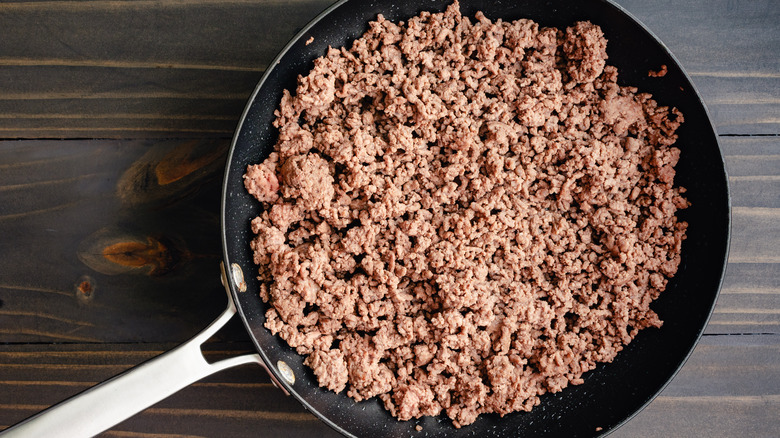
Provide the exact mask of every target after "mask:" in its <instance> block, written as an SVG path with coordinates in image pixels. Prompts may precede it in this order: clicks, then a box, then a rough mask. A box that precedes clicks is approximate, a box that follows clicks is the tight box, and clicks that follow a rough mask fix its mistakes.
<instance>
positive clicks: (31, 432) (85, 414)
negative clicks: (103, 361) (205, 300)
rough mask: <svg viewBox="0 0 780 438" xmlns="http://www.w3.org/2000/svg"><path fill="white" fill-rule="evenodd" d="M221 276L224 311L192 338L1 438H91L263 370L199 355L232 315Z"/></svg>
mask: <svg viewBox="0 0 780 438" xmlns="http://www.w3.org/2000/svg"><path fill="white" fill-rule="evenodd" d="M222 276H223V277H222V278H223V282H224V284H225V289H226V290H227V295H228V306H227V309H226V310H225V311H224V312H223V313H222V314H221V315H220V316H219V317H218V318H217V319H216V320H215V321H214V322H212V323H211V324H210V325H209V326H208V327H206V329H204V330H203V331H202V332H200V333H199V334H198V335H197V336H195V337H194V338H192V339H191V340H189V341H187V342H186V343H184V344H182V345H180V346H178V347H176V348H175V349H173V350H171V351H169V352H167V353H163V354H161V355H160V356H157V357H155V358H154V359H151V360H149V361H148V362H145V363H143V364H141V365H138V366H137V367H135V368H132V369H130V370H128V371H126V372H124V373H122V374H120V375H118V376H116V377H113V378H112V379H110V380H107V381H105V382H103V383H101V384H99V385H97V386H94V387H92V388H90V389H88V390H86V391H84V392H82V393H81V394H78V395H76V396H74V397H72V398H70V399H68V400H65V401H64V402H62V403H59V404H57V405H55V406H53V407H51V408H49V409H47V410H45V411H43V412H41V413H39V414H37V415H35V416H33V417H30V418H28V419H27V420H25V421H23V422H21V423H19V424H17V425H15V426H12V427H10V428H9V429H7V430H5V431H3V432H2V433H0V435H2V438H16V437H25V438H30V437H54V436H63V437H65V436H66V437H72V438H77V437H91V436H94V435H97V434H98V433H100V432H103V431H104V430H106V429H109V428H110V427H112V426H114V425H116V424H118V423H120V422H121V421H124V420H126V419H127V418H130V417H132V416H133V415H135V414H137V413H138V412H140V411H142V410H144V409H146V408H147V407H149V406H151V405H153V404H155V403H157V402H159V401H160V400H163V399H164V398H166V397H168V396H170V395H171V394H173V393H175V392H177V391H179V390H180V389H182V388H184V387H186V386H188V385H189V384H191V383H194V382H196V381H198V380H200V379H202V378H204V377H206V376H208V375H211V374H213V373H216V372H217V371H220V370H224V369H225V368H230V367H234V366H237V365H242V364H246V363H259V364H260V365H262V366H263V367H264V368H265V364H264V363H263V361H262V359H261V358H260V356H259V355H257V354H248V355H244V356H238V357H232V358H230V359H225V360H222V361H219V362H215V363H212V364H210V363H208V362H206V359H205V358H204V357H203V354H202V353H201V350H200V347H201V345H202V344H203V343H204V342H205V341H206V340H208V339H209V338H210V337H211V336H213V335H214V334H215V333H216V332H217V331H219V329H221V328H222V327H223V326H224V325H225V324H226V323H227V322H228V321H229V320H230V319H231V318H232V317H233V315H235V314H236V305H235V303H234V302H233V297H232V296H231V294H230V290H229V289H228V287H227V282H226V281H224V280H225V269H224V266H222ZM266 370H267V369H266ZM269 374H270V373H269Z"/></svg>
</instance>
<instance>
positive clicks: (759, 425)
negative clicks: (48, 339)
mask: <svg viewBox="0 0 780 438" xmlns="http://www.w3.org/2000/svg"><path fill="white" fill-rule="evenodd" d="M170 347H172V344H146V345H131V346H127V345H111V344H102V345H98V346H78V345H64V346H56V347H52V346H47V347H45V348H41V347H40V346H31V345H24V346H13V345H10V346H9V345H6V346H0V376H2V377H0V428H3V427H4V426H5V425H8V424H11V423H14V422H16V421H18V420H21V419H22V418H24V417H25V416H26V415H30V414H32V413H34V412H36V411H37V410H38V409H41V408H45V407H47V406H49V405H50V404H52V403H55V402H57V401H59V400H60V399H61V398H65V397H68V396H69V395H71V394H75V393H78V392H80V391H82V390H83V389H86V388H87V387H89V385H91V384H92V383H94V382H98V381H102V380H104V379H106V378H108V377H110V376H112V375H114V374H116V373H118V372H121V371H122V370H124V369H126V368H128V367H130V366H132V365H135V364H138V363H140V362H142V361H144V360H147V359H149V358H151V357H154V356H156V355H158V354H159V353H160V352H162V351H165V350H167V349H169V348H170ZM248 348H250V347H249V345H248V344H241V343H238V344H236V343H230V344H224V343H211V344H207V346H206V347H205V351H206V353H205V354H206V356H207V358H208V359H209V360H215V359H219V358H224V357H229V356H231V355H235V354H240V353H243V352H244V351H246V350H247V349H248ZM778 354H780V337H778V336H758V335H753V336H738V337H735V336H705V337H704V339H703V340H702V341H701V343H700V344H699V346H698V347H697V348H696V349H695V351H694V353H693V355H692V356H691V358H690V360H689V361H688V362H687V363H686V365H685V366H684V367H683V369H682V370H681V372H680V373H679V374H678V375H677V376H676V377H675V378H674V380H673V381H672V382H671V384H670V385H669V386H668V387H667V388H666V389H665V390H664V391H663V392H662V393H661V394H660V396H659V397H658V398H657V399H656V400H655V401H653V402H652V403H651V404H650V405H649V406H648V407H647V408H646V409H645V410H643V411H642V412H641V413H640V414H639V415H638V416H637V417H636V418H634V419H633V420H631V421H630V422H629V423H628V424H626V425H625V426H623V427H622V428H620V429H618V430H617V432H615V434H614V435H613V436H618V437H636V436H648V435H650V434H651V433H650V431H653V433H652V435H654V436H703V435H701V434H705V435H707V436H735V435H736V434H737V433H738V432H740V431H741V432H743V433H747V434H748V436H751V437H770V436H774V432H775V430H774V429H773V425H772V424H771V422H767V421H762V420H763V419H765V418H766V415H767V414H768V413H771V412H777V410H778V409H780V364H778V362H777V360H776V358H777V355H778ZM228 424H229V430H230V431H231V434H230V435H231V436H247V437H249V436H256V434H257V433H258V431H262V435H263V436H270V437H289V436H300V435H299V434H301V433H305V434H307V436H313V435H311V434H321V435H322V436H336V435H335V433H334V432H332V431H331V430H330V429H329V428H328V427H327V426H325V425H324V424H322V423H320V422H318V421H316V420H315V419H314V417H313V416H311V415H310V414H308V413H306V412H305V410H304V409H303V408H302V407H301V406H300V405H299V404H298V403H297V402H295V401H294V400H293V399H291V398H290V397H285V396H283V395H282V394H281V392H280V391H279V390H278V389H276V388H274V387H273V385H271V384H270V381H269V379H268V377H267V376H266V375H265V374H264V372H263V371H261V370H260V369H259V368H256V367H254V366H242V367H239V368H235V369H231V370H227V371H224V372H222V373H219V374H216V375H214V376H211V377H209V378H207V379H205V380H204V381H202V382H198V383H195V384H193V385H191V386H189V387H187V388H185V389H184V390H182V391H181V392H179V393H177V394H176V395H174V396H172V397H171V398H169V399H167V400H164V401H163V402H160V403H158V404H157V405H155V406H154V407H152V408H150V409H147V410H146V411H144V412H142V413H141V414H139V415H137V416H136V417H133V418H132V419H130V420H128V421H126V422H124V423H122V424H120V425H118V426H116V427H115V428H113V429H112V430H111V431H109V432H107V433H106V434H104V435H103V436H107V437H108V436H133V435H131V434H151V435H153V436H164V435H165V434H175V435H177V436H181V435H184V436H224V435H223V431H224V430H226V427H228V426H227V425H228ZM122 434H130V435H122Z"/></svg>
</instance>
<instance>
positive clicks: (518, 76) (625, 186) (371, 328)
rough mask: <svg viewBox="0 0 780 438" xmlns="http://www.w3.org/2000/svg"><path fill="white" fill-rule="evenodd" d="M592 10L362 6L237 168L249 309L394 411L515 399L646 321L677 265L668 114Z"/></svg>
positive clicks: (566, 374)
mask: <svg viewBox="0 0 780 438" xmlns="http://www.w3.org/2000/svg"><path fill="white" fill-rule="evenodd" d="M606 48H607V41H606V39H605V38H604V35H603V33H602V30H601V28H600V27H599V26H597V25H594V24H592V23H590V22H578V23H574V24H573V25H572V26H570V27H568V28H566V29H562V30H560V29H555V28H549V27H541V26H539V25H538V24H537V23H535V22H533V21H531V20H527V19H520V20H517V21H513V22H505V21H502V20H500V19H499V20H496V21H491V20H490V19H488V18H487V17H485V16H484V15H483V14H482V13H477V14H476V15H475V17H474V18H469V17H466V16H463V15H461V13H460V9H459V5H458V3H457V1H456V2H455V3H453V4H452V5H450V6H449V7H448V8H447V9H446V11H445V12H443V13H428V12H422V13H421V14H420V15H418V16H416V17H414V18H411V19H409V20H408V21H407V22H399V23H393V22H391V21H388V20H385V19H384V17H382V16H381V15H379V16H378V17H377V19H376V21H373V22H371V23H370V24H369V28H368V31H367V32H366V33H365V34H364V35H363V36H361V37H360V38H358V39H357V40H355V41H354V43H353V44H352V47H351V48H330V49H329V50H328V51H327V53H326V54H325V55H324V56H323V57H321V58H319V59H317V60H316V61H315V62H314V68H313V69H312V70H311V72H309V73H308V74H307V75H306V76H301V77H299V78H298V82H297V88H296V89H295V90H294V91H295V93H294V94H293V93H291V92H289V91H287V90H285V92H284V95H283V97H282V100H281V103H280V105H279V107H278V109H277V111H276V113H275V115H276V120H275V122H274V126H275V127H276V128H278V131H279V137H278V142H277V143H276V145H275V147H274V151H273V152H272V153H271V154H270V156H269V157H268V158H267V159H266V160H265V161H263V162H262V163H260V164H256V165H251V166H249V168H248V169H247V172H246V174H245V185H246V188H247V189H248V190H249V192H251V193H252V194H253V195H254V196H255V197H256V198H257V200H258V201H260V202H261V203H262V205H263V207H264V208H263V211H262V213H261V214H260V215H259V216H258V217H257V218H255V219H254V220H252V222H251V228H252V231H253V233H254V234H255V235H256V236H255V238H254V240H253V241H252V242H251V248H252V250H253V252H254V262H255V263H256V264H257V266H258V270H259V279H260V280H261V281H260V284H261V286H260V291H259V294H260V296H261V298H262V299H263V300H264V301H265V302H267V303H269V304H270V305H269V307H268V310H267V313H266V323H265V326H266V327H267V328H268V329H269V330H270V331H271V332H272V333H274V334H277V335H278V336H280V337H281V338H282V339H284V340H285V341H286V342H287V343H288V344H289V345H290V346H291V347H293V348H294V349H296V350H297V352H298V353H299V354H301V355H303V356H305V362H304V363H305V364H306V365H307V366H309V367H311V369H312V370H313V372H314V374H315V375H316V376H317V378H318V380H319V384H320V385H321V386H323V387H326V388H328V389H330V390H333V391H335V392H342V391H345V392H346V394H347V395H348V396H350V397H352V398H354V399H355V400H358V401H360V400H364V399H368V398H372V397H379V398H380V399H381V401H382V402H383V403H384V405H385V406H386V408H387V409H388V410H389V412H390V413H391V414H392V415H394V416H396V417H397V418H398V419H400V420H409V419H412V418H418V417H421V416H428V415H433V416H435V415H439V414H446V415H447V416H449V418H451V419H452V422H453V424H454V425H455V427H461V426H464V425H468V424H470V423H472V422H474V421H475V420H476V419H477V417H478V416H479V415H480V414H482V413H498V414H500V415H504V414H507V413H510V412H514V411H529V410H531V409H532V408H533V407H534V406H535V405H537V404H539V401H540V400H539V396H541V395H543V394H545V393H549V392H558V391H561V390H563V389H564V388H566V387H567V386H568V385H570V384H571V385H576V384H580V383H582V382H583V374H584V373H586V372H587V371H589V370H592V369H594V367H595V366H596V365H597V363H599V362H610V361H612V359H613V358H614V357H615V355H616V354H618V352H620V351H621V350H622V349H623V348H624V346H625V345H626V344H628V343H629V342H631V340H632V339H633V338H634V337H635V336H636V335H637V333H638V332H639V331H640V330H642V329H644V328H647V327H660V326H661V323H662V322H661V321H660V319H659V317H658V315H657V314H656V313H655V312H654V311H653V310H652V309H651V308H650V304H651V303H652V302H653V300H655V299H656V298H657V297H658V296H659V294H660V293H661V292H662V291H663V290H664V288H665V287H666V284H667V281H668V279H669V278H670V277H671V276H673V275H674V274H675V273H676V271H677V268H678V264H679V262H680V248H681V245H682V242H683V240H684V239H685V231H686V226H687V224H686V223H685V222H682V221H678V220H677V218H676V216H675V214H676V211H677V210H678V209H681V208H685V207H686V206H687V205H688V202H687V201H686V200H685V199H684V197H683V193H684V189H683V188H679V187H675V186H673V180H674V176H675V169H674V166H675V164H676V163H677V161H678V158H679V156H680V150H679V149H678V148H676V147H674V146H673V144H674V143H675V141H676V138H677V136H676V134H675V131H676V129H677V128H678V127H679V126H680V124H681V123H682V122H683V116H682V114H681V113H680V112H679V111H678V110H676V109H673V108H669V107H665V106H660V105H658V104H657V103H656V102H655V101H654V100H653V99H652V98H651V96H650V95H649V94H646V93H640V92H638V90H637V89H636V88H633V87H627V86H620V85H618V84H617V77H618V72H617V70H616V68H615V67H613V66H610V65H607V63H606V60H607V53H606Z"/></svg>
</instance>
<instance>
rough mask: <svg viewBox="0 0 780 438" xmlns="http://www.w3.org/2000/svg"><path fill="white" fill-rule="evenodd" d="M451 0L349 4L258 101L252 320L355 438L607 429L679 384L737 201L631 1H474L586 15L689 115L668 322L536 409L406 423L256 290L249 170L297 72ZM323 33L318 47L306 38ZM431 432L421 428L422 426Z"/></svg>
mask: <svg viewBox="0 0 780 438" xmlns="http://www.w3.org/2000/svg"><path fill="white" fill-rule="evenodd" d="M447 4H449V2H444V1H429V0H428V1H420V0H394V1H390V0H375V1H365V0H346V1H342V2H340V3H338V4H336V5H334V6H332V7H331V8H329V9H328V10H327V11H325V12H324V13H323V14H321V15H320V16H319V17H317V18H316V19H315V20H314V21H312V23H310V24H309V25H308V26H307V27H306V28H304V30H302V31H301V33H299V35H298V36H296V38H295V39H294V40H293V41H291V43H290V44H289V45H288V46H287V47H286V48H285V49H284V50H283V51H282V53H281V54H280V55H279V57H278V58H277V59H276V60H275V61H274V62H273V63H272V64H271V65H270V66H269V69H268V71H267V72H266V74H265V75H264V77H263V78H262V80H261V81H260V83H259V85H258V87H257V89H256V91H255V94H254V95H253V96H252V98H251V99H250V101H249V103H248V105H247V108H246V111H245V113H244V116H243V118H242V121H241V123H240V124H239V127H238V129H237V131H236V136H235V138H234V144H233V147H232V150H231V153H230V157H229V160H228V166H227V169H226V176H225V184H224V193H223V205H222V208H223V212H222V220H223V229H222V232H223V246H224V256H225V261H226V264H228V265H230V264H233V263H235V264H238V265H239V266H241V268H242V269H243V271H244V273H245V279H246V281H247V284H248V291H247V292H243V293H242V292H238V291H237V288H236V286H235V284H233V282H232V280H231V282H230V283H231V284H230V287H231V288H232V290H233V294H234V296H235V297H236V300H237V305H238V307H239V311H240V313H241V315H242V318H243V319H244V322H245V324H246V327H247V329H248V330H249V332H250V334H251V336H252V338H253V339H254V342H255V344H256V347H257V349H258V351H260V353H261V355H262V356H263V358H264V359H265V360H266V362H267V364H268V365H269V367H270V368H271V369H274V370H275V368H276V363H277V361H279V360H282V361H284V362H286V363H287V364H288V365H289V366H290V367H291V368H292V369H293V371H294V373H295V376H296V380H295V384H294V385H286V386H287V389H288V390H289V391H290V393H291V394H293V395H294V396H295V397H296V398H298V399H299V400H300V401H301V402H302V403H303V404H304V406H306V408H307V409H309V410H310V411H311V412H313V413H314V414H315V415H317V416H318V417H320V419H322V420H323V421H325V422H326V423H328V424H329V425H330V426H332V427H334V428H335V429H336V430H338V431H340V432H342V433H344V434H345V435H354V436H372V437H384V436H448V437H450V436H452V437H459V436H479V437H490V436H541V435H544V436H572V437H573V436H597V435H601V434H605V433H608V432H609V431H611V430H613V429H614V428H615V427H617V426H619V425H620V424H622V423H624V422H625V421H627V420H628V419H630V418H631V417H632V416H633V415H634V414H635V413H636V412H638V411H639V410H640V409H641V408H642V407H643V406H645V405H646V404H647V403H649V402H650V400H652V398H653V397H654V396H655V395H656V394H657V393H658V392H660V390H661V389H663V387H664V386H665V385H666V384H667V383H668V382H669V380H671V378H672V377H673V376H674V374H675V373H676V372H677V370H678V369H679V368H680V367H681V366H682V364H683V363H684V361H685V360H686V359H687V357H688V355H689V354H690V352H691V350H692V349H693V347H694V345H695V343H696V342H697V340H698V339H699V337H700V336H701V333H702V331H703V330H704V327H705V325H706V322H707V320H708V318H709V315H710V313H711V311H712V308H713V306H714V303H715V299H716V297H717V294H718V291H719V289H720V284H721V280H722V277H723V272H724V268H725V261H726V257H727V252H728V242H729V227H730V203H729V195H728V186H727V178H726V173H725V167H724V162H723V157H722V155H721V152H720V149H719V146H718V141H717V136H716V135H715V132H714V129H713V126H712V124H711V122H710V120H709V117H708V115H707V112H706V110H705V108H704V106H703V104H702V102H701V99H700V97H699V95H698V94H697V93H696V91H695V90H694V88H693V85H692V84H691V81H690V80H689V78H688V77H687V76H686V74H685V73H684V72H683V71H682V70H681V68H680V67H679V65H678V63H677V62H676V60H675V59H674V58H673V56H672V55H670V54H669V52H668V51H667V50H666V48H665V47H664V46H663V45H662V44H661V43H660V42H659V41H658V40H657V39H656V38H655V37H654V36H653V35H652V34H651V33H650V32H649V31H648V30H646V29H645V28H644V27H643V26H642V25H641V24H639V23H638V22H637V21H635V20H634V19H633V18H632V17H630V16H629V15H628V14H627V13H625V11H623V10H622V9H621V8H620V7H618V6H615V5H614V4H612V3H609V2H606V1H602V0H570V1H566V0H557V1H552V0H551V1H537V0H512V1H506V0H504V1H488V0H462V1H461V9H462V11H463V13H464V14H467V15H469V16H473V14H474V13H475V12H476V11H478V10H481V11H483V12H484V13H485V15H486V16H487V17H488V18H490V19H492V20H495V19H496V18H502V19H503V20H505V21H506V20H514V19H518V18H530V19H533V20H535V21H537V22H538V23H540V24H541V25H543V26H556V27H561V28H563V27H566V26H569V25H571V24H573V23H574V22H576V21H580V20H590V21H592V22H593V23H596V24H598V25H600V26H601V27H602V28H603V30H604V33H605V35H606V37H607V39H608V40H609V43H608V49H607V51H608V55H609V60H608V63H609V64H611V65H615V66H617V67H618V69H619V82H620V83H621V84H623V85H633V86H637V87H638V88H639V89H640V90H641V91H647V92H650V93H652V94H653V95H654V98H655V99H656V100H657V101H658V102H659V104H661V105H669V106H675V107H677V108H679V109H680V110H681V111H682V112H683V113H684V115H685V123H684V124H683V126H682V127H681V128H680V130H679V141H678V146H679V147H680V149H681V150H682V156H681V159H680V162H679V164H678V174H677V180H676V182H677V183H678V184H680V185H682V186H684V187H686V188H687V190H688V192H687V197H688V199H689V201H690V202H691V203H692V206H691V207H690V208H688V209H687V210H685V211H683V212H682V213H681V216H682V218H683V219H684V220H686V221H688V223H689V228H688V239H687V240H686V241H685V242H684V244H683V250H682V263H681V265H680V269H679V272H678V274H677V276H676V277H675V278H674V279H673V280H672V281H671V282H670V283H669V286H668V288H667V290H666V291H665V292H664V293H663V294H662V295H661V298H660V299H659V300H657V301H656V302H655V303H654V305H653V309H654V310H656V312H658V314H659V315H660V316H661V319H662V320H663V321H664V325H663V327H662V328H661V329H647V330H644V331H642V332H641V333H640V334H639V336H638V337H637V338H636V339H635V340H634V342H632V343H631V344H630V345H629V346H628V347H627V348H626V349H625V350H624V351H623V352H621V353H620V354H619V355H618V356H617V358H616V359H615V361H614V362H613V363H611V364H602V365H600V366H598V367H597V368H596V369H595V370H594V371H591V372H589V373H587V374H586V375H585V376H584V378H585V383H584V384H582V385H579V386H572V387H569V388H567V389H566V390H564V391H563V392H561V393H558V394H548V395H546V396H543V397H542V402H541V405H539V406H538V407H536V408H535V409H534V410H533V411H532V412H530V413H515V414H510V415H507V416H505V417H503V418H500V417H499V416H498V415H482V416H481V417H480V418H479V419H478V420H477V421H476V422H475V423H474V424H472V425H470V426H468V427H465V428H462V429H455V428H454V427H452V425H451V423H450V421H449V420H448V419H446V418H444V417H438V418H425V419H421V420H418V421H408V422H399V421H397V420H396V419H394V418H392V417H391V416H390V415H389V414H388V413H387V412H386V411H385V410H384V408H382V406H381V404H380V402H378V401H377V400H375V399H372V400H369V401H365V402H361V403H356V402H354V401H353V400H352V399H350V398H348V397H346V396H345V395H343V394H342V395H339V394H334V393H332V392H329V391H326V390H323V389H320V388H319V387H318V386H317V384H316V380H315V378H314V376H313V374H312V373H311V372H310V371H309V370H308V369H307V368H306V367H304V366H303V365H302V358H301V357H300V356H298V355H297V354H296V353H295V352H294V351H293V350H292V349H290V348H289V347H288V346H287V345H286V344H285V343H284V341H281V340H280V339H279V338H277V337H274V336H271V335H270V333H269V332H268V331H267V330H266V329H265V328H264V327H263V323H264V320H265V318H264V312H265V305H264V304H263V303H262V301H261V300H260V299H259V297H258V296H257V294H256V293H255V291H256V290H257V288H258V285H257V280H256V279H255V278H254V277H255V275H254V272H255V267H254V266H253V263H252V257H251V251H250V249H249V241H250V240H251V238H252V235H251V232H250V230H249V222H250V220H251V219H252V218H253V217H255V216H256V215H257V214H258V212H259V208H260V207H259V205H258V203H257V202H256V201H255V200H254V199H253V198H251V197H250V196H249V195H248V194H247V193H246V192H245V190H244V187H243V182H242V175H243V172H244V169H245V168H246V166H247V165H249V164H255V163H258V162H260V161H262V160H263V159H264V158H265V156H267V154H268V153H269V152H270V151H271V150H272V148H273V145H274V143H275V141H276V135H277V134H276V131H275V129H274V128H273V127H272V126H271V122H272V120H273V118H274V117H273V111H274V109H275V108H276V107H277V106H278V103H279V100H280V97H281V94H282V90H283V89H285V88H286V89H291V90H292V89H294V88H295V81H296V77H297V76H298V75H299V74H306V73H307V72H308V71H309V70H310V69H311V67H312V62H313V60H314V59H315V58H316V57H318V56H321V55H323V54H324V53H325V50H326V49H327V47H328V46H329V45H330V46H333V47H339V46H343V45H347V44H351V41H352V40H353V39H354V38H356V37H358V36H360V35H361V34H362V33H363V32H364V31H365V30H366V29H367V23H368V22H369V21H370V20H372V19H375V18H376V15H377V14H379V13H382V14H383V15H384V16H385V17H386V18H388V19H391V20H403V19H407V18H409V17H411V16H414V15H416V14H418V13H419V12H420V11H423V10H429V11H442V10H443V9H444V8H445V7H446V6H447ZM309 37H314V41H313V43H311V44H309V45H306V44H305V43H304V42H305V41H306V40H307V39H309ZM661 65H666V66H667V67H668V73H667V75H666V76H665V77H663V78H650V77H648V75H647V72H648V70H658V69H659V68H660V66H661ZM418 424H419V425H421V426H422V427H423V429H422V431H417V430H416V429H415V426H416V425H418Z"/></svg>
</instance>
